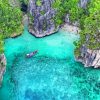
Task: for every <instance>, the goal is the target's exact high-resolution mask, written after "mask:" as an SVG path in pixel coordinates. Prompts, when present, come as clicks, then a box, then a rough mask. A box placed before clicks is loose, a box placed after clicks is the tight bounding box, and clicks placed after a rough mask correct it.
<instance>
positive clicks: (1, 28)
mask: <svg viewBox="0 0 100 100" xmlns="http://www.w3.org/2000/svg"><path fill="white" fill-rule="evenodd" d="M22 30H23V25H22V12H21V10H20V8H19V7H14V6H11V4H9V0H0V53H2V52H3V39H4V38H7V37H12V36H15V35H19V34H21V33H22Z"/></svg>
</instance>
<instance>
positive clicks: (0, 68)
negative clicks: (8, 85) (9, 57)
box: [0, 54, 6, 86]
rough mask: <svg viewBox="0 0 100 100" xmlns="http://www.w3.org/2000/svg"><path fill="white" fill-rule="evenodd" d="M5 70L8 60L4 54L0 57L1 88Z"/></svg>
mask: <svg viewBox="0 0 100 100" xmlns="http://www.w3.org/2000/svg"><path fill="white" fill-rule="evenodd" d="M5 70H6V58H5V55H4V54H1V55H0V86H1V84H2V79H3V75H4V72H5Z"/></svg>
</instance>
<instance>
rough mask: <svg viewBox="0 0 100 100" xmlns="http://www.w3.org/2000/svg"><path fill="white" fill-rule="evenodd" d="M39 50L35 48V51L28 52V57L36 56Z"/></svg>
mask: <svg viewBox="0 0 100 100" xmlns="http://www.w3.org/2000/svg"><path fill="white" fill-rule="evenodd" d="M37 52H38V50H35V51H34V52H31V53H29V54H26V57H27V58H30V57H32V56H34V55H35V54H36V53H37Z"/></svg>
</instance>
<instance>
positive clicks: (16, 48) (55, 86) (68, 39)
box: [0, 30, 100, 100]
mask: <svg viewBox="0 0 100 100" xmlns="http://www.w3.org/2000/svg"><path fill="white" fill-rule="evenodd" d="M77 38H78V36H77V35H76V34H72V33H67V32H64V31H59V32H58V33H57V34H54V35H51V36H48V37H45V38H41V39H40V38H35V37H33V36H32V35H30V34H29V33H28V32H27V30H25V31H24V34H23V35H22V36H20V37H18V38H16V39H7V40H5V54H6V57H7V62H8V65H7V71H6V74H5V76H4V80H3V85H2V88H1V89H0V100H99V99H100V70H97V69H92V68H84V66H83V65H82V64H81V63H77V62H75V61H74V48H75V46H74V45H73V41H75V40H77ZM34 50H38V51H39V52H38V54H37V55H36V56H34V57H32V58H30V59H27V58H25V55H26V53H29V52H31V51H34Z"/></svg>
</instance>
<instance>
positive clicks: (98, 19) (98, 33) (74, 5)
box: [52, 0, 100, 55]
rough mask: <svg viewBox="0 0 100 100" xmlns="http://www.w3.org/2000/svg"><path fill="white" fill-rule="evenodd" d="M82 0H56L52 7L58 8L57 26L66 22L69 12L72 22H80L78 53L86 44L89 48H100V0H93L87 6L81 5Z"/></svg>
mask: <svg viewBox="0 0 100 100" xmlns="http://www.w3.org/2000/svg"><path fill="white" fill-rule="evenodd" d="M79 1H80V0H55V1H54V3H53V5H52V7H53V8H54V9H56V10H57V15H56V16H55V18H54V20H55V23H56V26H58V25H61V24H62V23H64V19H65V15H66V14H69V18H70V22H71V23H73V22H75V21H78V22H79V24H80V26H79V27H80V28H81V32H80V41H79V42H78V43H77V44H76V45H77V49H76V53H77V54H78V55H79V48H80V47H81V46H82V44H86V46H87V47H88V48H89V49H98V48H99V49H100V1H99V0H91V1H90V2H89V3H88V4H87V7H86V8H81V6H79V5H78V4H79Z"/></svg>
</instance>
